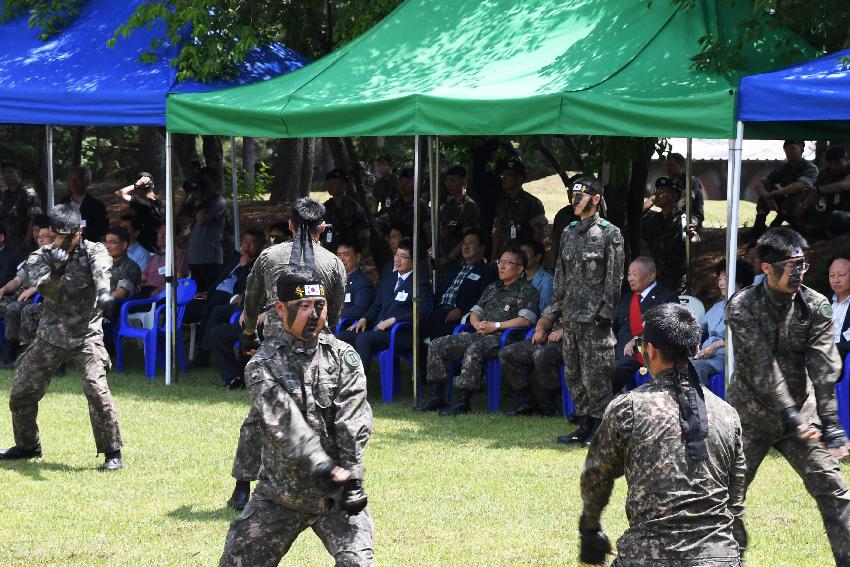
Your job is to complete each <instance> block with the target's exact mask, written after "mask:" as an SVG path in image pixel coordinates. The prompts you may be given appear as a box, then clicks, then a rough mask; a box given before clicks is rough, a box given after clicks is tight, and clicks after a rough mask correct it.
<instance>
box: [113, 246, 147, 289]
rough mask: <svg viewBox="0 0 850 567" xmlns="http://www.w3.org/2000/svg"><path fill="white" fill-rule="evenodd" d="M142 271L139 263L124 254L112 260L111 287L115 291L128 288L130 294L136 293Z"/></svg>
mask: <svg viewBox="0 0 850 567" xmlns="http://www.w3.org/2000/svg"><path fill="white" fill-rule="evenodd" d="M141 278H142V271H141V270H140V269H139V265H138V264H137V263H135V262H134V261H133V260H131V259H130V257H129V256H127V255H126V254H124V255H123V256H121V257H120V258H118V259H117V260H113V261H112V272H111V274H110V276H109V289H110V291H115V290H117V289H118V288H122V289H126V290H127V294H128V295H133V294H134V293H136V289H137V288H138V285H139V280H140V279H141Z"/></svg>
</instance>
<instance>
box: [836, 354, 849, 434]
mask: <svg viewBox="0 0 850 567" xmlns="http://www.w3.org/2000/svg"><path fill="white" fill-rule="evenodd" d="M835 397H836V398H837V399H838V421H839V423H841V427H843V428H844V432H845V433H850V354H848V355H847V358H845V359H844V372H842V375H841V380H839V381H838V383H837V384H835Z"/></svg>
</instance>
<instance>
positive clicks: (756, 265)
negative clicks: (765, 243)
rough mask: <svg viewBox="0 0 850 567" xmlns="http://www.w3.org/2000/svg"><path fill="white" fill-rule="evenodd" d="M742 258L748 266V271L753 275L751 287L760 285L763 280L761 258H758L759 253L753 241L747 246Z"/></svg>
mask: <svg viewBox="0 0 850 567" xmlns="http://www.w3.org/2000/svg"><path fill="white" fill-rule="evenodd" d="M744 256H745V258H746V260H747V263H748V264H749V265H750V269H751V270H752V271H753V273H754V274H755V277H754V278H753V285H758V284H760V283H761V282H762V280H763V279H764V272H762V271H761V258H759V251H758V248H757V247H756V241H755V240H753V241H752V242H750V243H749V244H747V251H746V252H745V253H744Z"/></svg>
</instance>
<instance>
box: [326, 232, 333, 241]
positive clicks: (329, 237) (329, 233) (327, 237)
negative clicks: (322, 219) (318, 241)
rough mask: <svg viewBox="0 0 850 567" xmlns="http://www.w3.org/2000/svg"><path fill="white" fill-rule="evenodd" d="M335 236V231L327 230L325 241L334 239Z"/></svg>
mask: <svg viewBox="0 0 850 567" xmlns="http://www.w3.org/2000/svg"><path fill="white" fill-rule="evenodd" d="M333 237H334V233H333V232H326V233H325V242H330V241H331V240H333Z"/></svg>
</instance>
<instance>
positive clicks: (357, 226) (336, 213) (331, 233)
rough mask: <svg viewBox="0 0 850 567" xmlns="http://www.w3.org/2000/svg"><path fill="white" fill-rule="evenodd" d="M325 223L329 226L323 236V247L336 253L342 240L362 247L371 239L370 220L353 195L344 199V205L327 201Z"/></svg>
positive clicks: (331, 200) (330, 200)
mask: <svg viewBox="0 0 850 567" xmlns="http://www.w3.org/2000/svg"><path fill="white" fill-rule="evenodd" d="M325 223H327V224H329V225H331V226H329V227H328V228H327V229H326V230H325V232H324V234H322V246H323V247H325V248H327V249H328V250H330V251H331V252H334V253H336V247H337V244H338V243H339V241H340V240H341V239H345V240H349V241H352V242H358V243H360V244H361V245H362V244H363V243H365V242H366V241H367V240H368V239H369V219H368V218H366V211H364V210H363V207H361V206H360V203H358V202H357V201H356V200H355V199H354V198H353V197H352V196H351V195H348V194H346V195H345V197H343V201H342V205H338V204H337V202H336V201H335V200H333V199H328V200H327V201H325Z"/></svg>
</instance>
